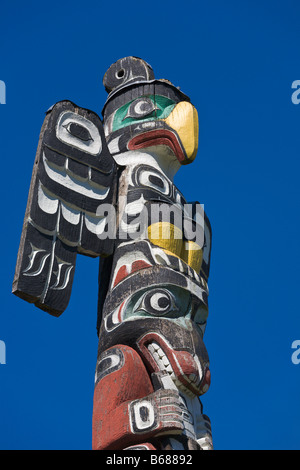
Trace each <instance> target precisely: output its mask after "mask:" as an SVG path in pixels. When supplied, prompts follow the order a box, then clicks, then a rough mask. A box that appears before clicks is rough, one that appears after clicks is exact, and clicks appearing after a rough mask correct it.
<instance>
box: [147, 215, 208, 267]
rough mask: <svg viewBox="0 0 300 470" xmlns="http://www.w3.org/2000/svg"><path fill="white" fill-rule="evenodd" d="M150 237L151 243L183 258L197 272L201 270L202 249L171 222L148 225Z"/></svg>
mask: <svg viewBox="0 0 300 470" xmlns="http://www.w3.org/2000/svg"><path fill="white" fill-rule="evenodd" d="M148 238H149V241H150V242H151V243H153V244H154V245H156V246H159V247H160V248H162V249H163V250H164V251H165V252H166V253H167V254H170V255H173V256H177V258H180V259H182V260H183V261H184V262H185V263H187V264H188V265H189V266H190V267H191V268H192V269H194V270H195V271H196V272H200V268H201V264H202V256H203V253H202V249H201V247H200V246H199V245H198V244H197V243H195V242H192V241H186V240H183V233H182V230H180V229H179V228H178V227H176V226H175V225H173V224H170V223H169V222H157V223H155V224H152V225H150V226H149V227H148Z"/></svg>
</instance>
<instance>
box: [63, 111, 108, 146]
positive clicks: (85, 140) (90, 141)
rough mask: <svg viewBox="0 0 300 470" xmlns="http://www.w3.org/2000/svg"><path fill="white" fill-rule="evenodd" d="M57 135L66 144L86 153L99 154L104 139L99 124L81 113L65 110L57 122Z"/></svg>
mask: <svg viewBox="0 0 300 470" xmlns="http://www.w3.org/2000/svg"><path fill="white" fill-rule="evenodd" d="M56 137H57V138H58V140H60V141H61V142H63V143H64V144H66V145H71V146H72V147H74V148H77V149H79V150H81V151H83V152H85V153H89V154H91V155H99V154H100V152H101V150H102V140H101V135H100V132H99V129H98V128H97V126H96V125H95V124H94V123H93V122H92V121H90V120H89V119H86V118H85V117H84V116H81V115H80V114H77V113H73V112H72V111H63V112H62V113H61V114H60V116H59V118H58V120H57V124H56Z"/></svg>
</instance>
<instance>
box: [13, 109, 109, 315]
mask: <svg viewBox="0 0 300 470" xmlns="http://www.w3.org/2000/svg"><path fill="white" fill-rule="evenodd" d="M116 183H117V181H116V164H115V162H114V160H113V159H112V157H111V155H110V153H109V151H108V148H107V144H106V140H105V137H104V132H103V128H102V122H101V120H100V118H99V117H98V116H97V115H96V114H95V113H93V112H91V111H89V110H86V109H83V108H80V107H78V106H77V105H75V104H74V103H71V102H70V101H61V102H59V103H57V104H56V105H55V106H53V107H52V108H51V109H50V110H49V111H48V112H47V114H46V117H45V121H44V123H43V126H42V130H41V134H40V139H39V144H38V149H37V154H36V159H35V162H34V168H33V172H32V178H31V185H30V190H29V197H28V203H27V208H26V213H25V219H24V224H23V230H22V235H21V242H20V247H19V252H18V259H17V265H16V272H15V278H14V281H13V293H14V294H15V295H17V296H19V297H21V298H23V299H24V300H27V301H28V302H32V303H34V304H35V305H36V306H37V307H39V308H41V309H43V310H46V311H47V312H48V313H50V314H52V315H55V316H58V315H60V314H61V313H62V312H63V311H64V310H65V308H66V307H67V305H68V302H69V298H70V295H71V289H72V281H73V276H74V271H75V264H76V255H77V253H82V254H85V255H89V256H94V257H95V256H100V255H110V254H111V253H112V252H113V246H114V241H113V240H109V239H104V240H102V239H100V238H99V236H98V235H99V233H98V230H99V228H101V227H102V226H103V224H104V223H105V220H103V219H101V218H100V217H99V216H98V215H97V210H98V208H99V205H101V204H104V203H105V204H107V203H110V204H114V203H115V197H116Z"/></svg>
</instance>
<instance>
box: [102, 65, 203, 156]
mask: <svg viewBox="0 0 300 470" xmlns="http://www.w3.org/2000/svg"><path fill="white" fill-rule="evenodd" d="M103 85H104V87H105V89H106V91H107V92H108V97H107V100H106V103H105V105H104V108H103V111H102V115H103V119H104V130H105V135H106V139H107V143H108V145H109V148H110V150H111V152H112V154H114V155H115V154H118V153H121V152H126V151H128V150H139V149H148V148H150V147H154V146H155V147H156V148H157V146H158V147H164V146H167V147H168V148H169V149H171V150H172V152H173V153H174V155H175V156H176V158H177V160H178V162H179V163H180V164H181V165H185V164H188V163H191V162H192V161H193V160H194V159H195V157H196V154H197V150H198V114H197V111H196V108H195V107H194V106H193V105H192V104H191V102H190V99H189V97H188V96H187V95H185V94H184V93H182V92H181V91H180V90H179V88H177V87H175V86H174V85H173V84H172V83H171V82H170V81H168V80H165V79H160V80H158V79H155V77H154V73H153V70H152V67H151V66H150V65H149V64H147V62H145V61H144V60H142V59H139V58H137V57H125V58H123V59H120V60H118V61H117V62H115V63H114V64H112V65H111V66H110V67H109V69H108V70H107V72H106V73H105V75H104V78H103Z"/></svg>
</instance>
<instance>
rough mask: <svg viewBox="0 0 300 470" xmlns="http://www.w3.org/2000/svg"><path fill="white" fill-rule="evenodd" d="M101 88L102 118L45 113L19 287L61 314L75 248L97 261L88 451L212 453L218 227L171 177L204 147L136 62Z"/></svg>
mask: <svg viewBox="0 0 300 470" xmlns="http://www.w3.org/2000/svg"><path fill="white" fill-rule="evenodd" d="M103 84H104V86H105V89H106V91H107V92H108V98H107V101H106V103H105V105H104V108H103V112H102V115H103V124H102V121H101V119H100V118H99V117H98V115H97V114H95V113H93V112H91V111H89V110H87V109H83V108H80V107H78V106H77V105H75V104H74V103H72V102H70V101H61V102H58V103H57V104H55V105H54V106H53V107H52V108H50V109H49V110H48V111H47V113H46V118H45V121H44V124H43V127H42V130H41V134H40V140H39V144H38V149H37V155H36V161H35V164H34V169H33V174H32V180H31V186H30V191H29V198H28V204H27V209H26V214H25V220H24V226H23V231H22V236H21V242H20V247H19V253H18V260H17V266H16V273H15V279H14V283H13V292H14V294H16V295H18V296H19V297H21V298H23V299H25V300H27V301H28V302H32V303H34V304H35V305H36V306H37V307H39V308H41V309H43V310H45V311H47V312H49V313H50V314H52V315H56V316H59V315H60V314H61V313H62V312H63V311H64V310H65V309H66V307H67V305H68V301H69V298H70V295H71V288H72V280H73V276H74V270H75V263H76V256H77V253H80V254H84V255H88V256H92V257H100V270H99V305H98V321H97V331H98V334H99V348H98V358H97V366H96V374H95V392H94V409H93V449H100V450H123V449H135V450H139V449H140V450H147V449H148V450H166V449H170V450H172V449H173V450H184V449H194V450H201V449H212V440H211V431H210V422H209V419H208V417H207V416H206V415H204V414H203V410H202V404H201V401H200V399H199V396H200V395H202V394H203V393H205V392H206V391H207V389H208V387H209V384H210V372H209V359H208V354H207V351H206V348H205V346H204V343H203V334H204V330H205V326H206V320H207V315H208V305H207V297H208V287H207V279H208V275H209V264H210V247H211V228H210V224H209V221H208V219H207V217H206V215H205V213H204V211H203V209H202V207H201V206H200V204H198V203H197V202H194V203H190V204H188V203H187V202H186V201H185V199H184V197H183V195H182V194H181V192H180V191H179V190H178V189H177V188H176V187H175V185H174V183H173V177H174V175H175V173H176V172H177V170H178V169H179V168H180V166H181V165H186V164H188V163H191V162H192V161H193V160H194V158H195V156H196V153H197V147H198V118H197V111H196V109H195V108H194V106H193V105H192V104H191V102H190V99H189V98H188V97H187V96H186V95H185V94H183V93H182V92H181V91H180V90H179V88H177V87H175V86H174V85H173V84H172V83H170V82H169V81H168V80H158V79H155V78H154V74H153V71H152V68H151V67H150V66H149V65H148V64H147V63H146V62H145V61H143V60H141V59H139V58H136V57H126V58H124V59H120V60H118V61H117V62H116V63H114V64H113V65H111V67H110V68H109V69H108V71H107V72H106V74H105V76H104V79H103Z"/></svg>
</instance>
